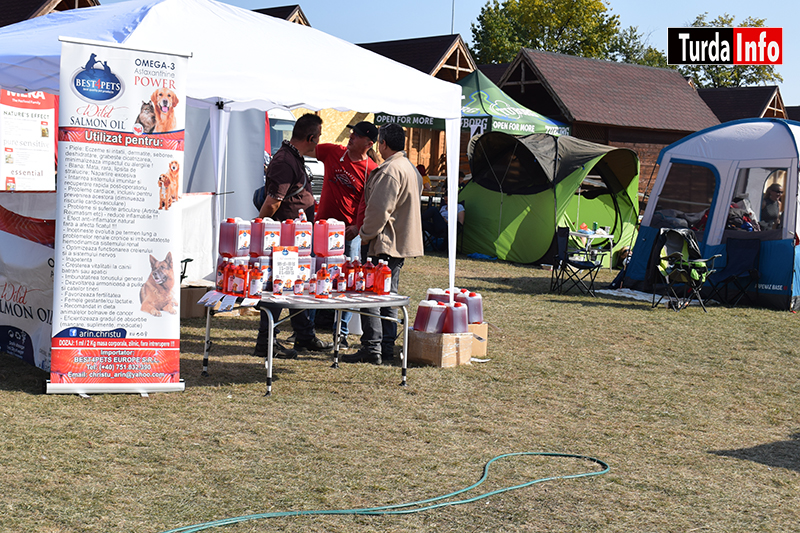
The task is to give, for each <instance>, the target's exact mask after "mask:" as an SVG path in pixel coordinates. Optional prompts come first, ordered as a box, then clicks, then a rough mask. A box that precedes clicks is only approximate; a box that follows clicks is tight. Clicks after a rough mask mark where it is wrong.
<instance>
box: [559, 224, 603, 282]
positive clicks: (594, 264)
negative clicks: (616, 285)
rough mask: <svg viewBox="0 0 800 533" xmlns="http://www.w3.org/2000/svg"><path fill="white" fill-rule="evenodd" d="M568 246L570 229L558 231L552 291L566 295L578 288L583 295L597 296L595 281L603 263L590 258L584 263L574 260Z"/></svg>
mask: <svg viewBox="0 0 800 533" xmlns="http://www.w3.org/2000/svg"><path fill="white" fill-rule="evenodd" d="M568 244H569V228H563V227H562V228H558V229H556V248H557V252H556V257H555V261H554V265H553V273H552V274H551V275H550V291H551V292H557V293H558V294H564V293H565V292H567V291H569V290H570V289H572V288H573V287H576V288H577V289H578V290H579V291H580V292H581V293H582V294H588V295H589V296H595V293H594V280H595V278H596V277H597V273H598V272H599V271H600V267H601V266H602V265H603V263H602V262H601V261H591V260H589V258H588V257H587V258H586V260H583V261H581V260H576V259H572V258H571V257H570V256H571V255H572V254H571V252H570V250H569V246H568ZM573 252H579V251H578V250H574V251H573Z"/></svg>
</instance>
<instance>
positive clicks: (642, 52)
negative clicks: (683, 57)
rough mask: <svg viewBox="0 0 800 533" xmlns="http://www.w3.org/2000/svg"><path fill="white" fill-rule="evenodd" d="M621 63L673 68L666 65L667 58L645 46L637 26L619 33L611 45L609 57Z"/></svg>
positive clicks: (645, 43) (642, 35)
mask: <svg viewBox="0 0 800 533" xmlns="http://www.w3.org/2000/svg"><path fill="white" fill-rule="evenodd" d="M609 59H613V60H615V61H619V62H621V63H633V64H636V65H646V66H648V67H659V68H675V67H671V66H670V65H668V64H667V57H666V56H665V55H664V53H663V52H661V51H660V50H658V49H656V48H654V47H652V46H650V45H649V44H647V39H646V38H645V37H644V34H642V33H639V27H638V26H630V27H628V28H627V29H624V30H622V31H621V32H619V33H618V34H617V35H616V37H614V40H613V41H612V44H611V57H609Z"/></svg>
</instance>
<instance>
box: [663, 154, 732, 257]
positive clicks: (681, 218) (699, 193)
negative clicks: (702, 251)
mask: <svg viewBox="0 0 800 533" xmlns="http://www.w3.org/2000/svg"><path fill="white" fill-rule="evenodd" d="M716 186H717V179H716V176H715V175H714V172H713V171H712V170H711V169H710V168H708V167H706V166H702V165H691V164H687V163H672V165H670V168H669V173H668V174H667V178H666V179H665V180H664V186H663V188H662V189H661V193H660V194H659V196H658V203H657V204H656V209H655V212H654V213H653V219H652V221H651V223H650V225H651V226H653V227H656V228H691V229H693V230H695V231H696V232H697V241H698V242H701V241H702V240H703V233H704V232H705V228H706V223H707V222H708V214H709V208H710V207H711V202H712V201H713V199H714V191H715V190H716Z"/></svg>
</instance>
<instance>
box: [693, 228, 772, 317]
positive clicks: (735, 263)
mask: <svg viewBox="0 0 800 533" xmlns="http://www.w3.org/2000/svg"><path fill="white" fill-rule="evenodd" d="M725 255H727V258H728V259H727V263H726V264H725V267H723V268H722V269H721V270H719V271H717V272H714V273H713V274H711V275H710V276H709V277H708V284H709V285H710V286H711V292H710V293H709V295H708V296H707V297H706V299H709V298H714V299H717V300H719V301H720V302H721V303H723V304H725V305H728V306H730V307H736V305H737V304H738V303H739V301H740V300H741V299H742V298H743V297H747V300H748V301H749V302H750V303H753V301H752V300H751V299H750V296H749V295H748V294H747V291H749V290H750V288H751V287H752V286H753V285H755V288H756V300H758V278H759V272H758V261H759V258H760V255H761V241H759V240H758V239H728V240H727V241H726V242H725ZM731 285H733V286H734V290H735V292H734V293H733V295H731V290H730V286H731Z"/></svg>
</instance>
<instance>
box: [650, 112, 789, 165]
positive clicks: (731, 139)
mask: <svg viewBox="0 0 800 533" xmlns="http://www.w3.org/2000/svg"><path fill="white" fill-rule="evenodd" d="M798 138H800V122H793V121H790V120H783V119H777V118H756V119H743V120H737V121H733V122H726V123H724V124H720V125H719V126H715V127H713V128H708V129H705V130H703V131H698V132H697V133H694V134H692V135H689V136H688V137H685V138H683V139H681V140H680V141H678V142H675V143H673V144H671V145H669V146H667V147H666V148H664V149H663V150H661V153H660V154H659V156H658V164H661V161H662V159H663V158H664V157H665V156H666V155H667V154H669V156H670V157H672V158H675V157H684V158H691V159H693V160H699V161H714V160H720V161H746V160H758V159H761V160H768V159H786V158H789V157H794V158H797V157H798V150H797V146H798Z"/></svg>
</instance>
